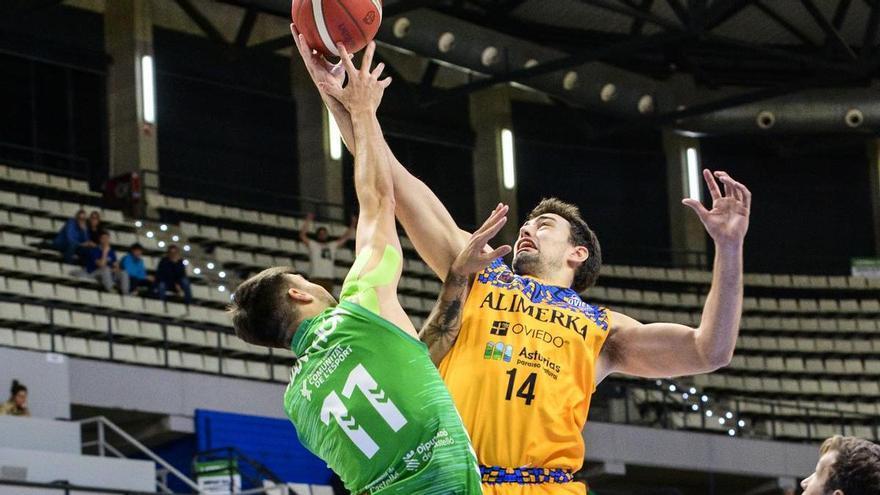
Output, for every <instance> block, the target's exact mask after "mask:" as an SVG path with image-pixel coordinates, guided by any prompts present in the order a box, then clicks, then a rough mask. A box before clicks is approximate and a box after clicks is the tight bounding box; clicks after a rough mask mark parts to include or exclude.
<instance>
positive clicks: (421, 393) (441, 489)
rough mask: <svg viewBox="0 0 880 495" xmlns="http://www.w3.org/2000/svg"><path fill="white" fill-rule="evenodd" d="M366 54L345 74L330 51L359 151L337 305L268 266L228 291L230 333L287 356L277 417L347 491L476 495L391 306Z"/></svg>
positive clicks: (435, 390) (387, 210)
mask: <svg viewBox="0 0 880 495" xmlns="http://www.w3.org/2000/svg"><path fill="white" fill-rule="evenodd" d="M374 50H375V44H370V45H369V47H368V48H367V50H366V52H365V55H364V60H363V62H362V67H361V69H356V68H355V67H354V65H353V64H352V62H351V60H350V59H349V58H348V56H347V55H346V54H345V53H344V48H343V47H341V46H340V51H341V52H342V53H343V55H342V60H343V62H344V64H345V68H346V71H347V73H348V79H349V81H348V84H347V85H346V87H345V88H344V89H339V90H335V91H334V95H333V96H334V97H336V98H337V99H339V101H340V102H342V103H343V104H344V105H346V107H347V108H348V109H349V111H350V112H351V115H352V121H353V123H354V131H355V135H356V136H357V137H356V139H357V142H358V143H359V146H358V147H357V152H356V155H355V164H354V168H355V172H354V176H355V187H356V189H357V197H358V202H359V203H360V218H359V220H358V225H357V235H356V244H357V247H356V251H357V256H356V260H355V262H354V265H353V266H352V268H351V271H350V272H349V274H348V276H347V277H346V279H345V283H344V285H343V288H342V294H341V297H340V302H339V303H337V302H336V301H335V300H334V299H333V297H332V296H331V295H330V294H329V293H328V292H327V291H326V290H325V289H324V288H322V287H321V286H318V285H316V284H312V283H310V282H309V281H308V280H306V279H305V278H303V277H302V276H301V275H298V274H296V273H295V272H294V271H293V269H291V268H287V267H277V268H271V269H268V270H264V271H263V272H261V273H259V274H257V275H255V276H254V277H252V278H250V279H248V280H247V281H245V282H243V283H242V284H241V285H240V286H239V287H238V289H237V290H236V292H235V296H234V298H233V304H232V307H231V308H230V312H231V314H232V319H233V325H234V327H235V331H236V334H237V335H238V336H239V337H241V338H242V339H243V340H245V341H247V342H250V343H252V344H257V345H264V346H269V347H281V348H285V349H291V350H292V351H293V352H294V354H295V355H296V356H297V362H296V363H295V365H294V366H293V368H292V370H291V380H290V384H289V385H288V387H287V391H286V392H285V394H284V407H285V411H286V412H287V414H288V416H289V417H290V419H291V421H292V422H293V424H294V426H295V427H296V430H297V435H298V436H299V439H300V441H301V442H302V443H303V445H305V446H306V448H308V449H309V450H311V451H312V452H314V453H315V454H316V455H318V456H319V457H321V458H322V459H324V460H325V461H326V462H327V464H328V465H329V466H330V468H331V469H333V471H335V472H336V473H337V474H338V475H339V476H340V478H342V480H343V482H344V483H345V486H346V488H347V489H348V490H350V491H351V492H352V493H355V494H362V493H370V494H382V495H397V494H399V495H416V494H423V495H449V494H477V493H481V492H482V491H481V488H480V475H479V471H478V469H477V464H476V457H475V455H474V452H473V449H472V447H471V444H470V440H469V438H468V436H467V433H466V431H465V429H464V426H463V425H462V423H461V419H460V418H459V416H458V413H457V411H456V410H455V406H454V404H453V402H452V399H451V397H450V395H449V392H448V391H447V390H446V387H445V385H444V384H443V381H442V379H441V378H440V375H439V373H438V372H437V369H436V368H435V366H434V365H433V363H432V361H431V359H430V356H429V355H428V351H427V347H425V345H424V344H422V343H421V342H420V341H419V339H418V335H417V333H416V331H415V328H414V327H413V325H412V323H411V322H410V320H409V318H407V316H406V314H405V313H404V311H403V308H402V307H401V305H400V303H399V301H398V299H397V284H398V281H399V279H400V275H401V271H402V263H401V259H402V257H401V249H400V240H399V239H398V236H397V229H396V224H395V219H394V186H393V183H392V179H391V166H390V162H389V161H388V156H387V154H386V153H385V151H384V148H383V145H382V139H381V129H380V128H379V123H378V121H377V119H376V114H375V112H376V108H377V107H378V105H379V102H380V101H381V97H382V93H383V91H384V89H385V88H386V87H387V86H388V84H389V83H390V80H389V79H384V80H379V75H380V74H381V72H382V68H383V67H382V64H379V66H377V67H376V68H375V69H374V70H373V71H372V72H371V71H370V67H371V61H372V57H373V53H374ZM360 143H363V144H360ZM505 214H506V208H503V207H499V208H498V209H497V210H496V211H495V212H494V213H493V215H492V216H491V217H490V218H489V220H487V223H486V225H485V226H484V228H483V229H481V230H480V231H478V233H476V234H475V238H476V239H477V242H478V243H479V242H482V244H483V245H484V244H485V242H486V241H487V240H488V238H491V237H492V236H494V235H495V234H496V233H497V232H498V231H499V230H500V229H501V227H502V226H503V225H504V221H505ZM507 251H509V247H504V248H500V249H499V250H497V251H496V252H495V253H485V254H481V253H477V255H474V254H473V252H472V253H464V254H463V256H464V258H466V259H465V260H464V262H463V263H461V264H459V265H458V266H460V267H462V268H463V269H464V270H466V271H470V270H473V271H478V270H479V269H480V268H481V267H482V266H484V265H488V263H489V262H490V261H491V260H492V259H494V258H495V257H497V256H499V255H503V254H506V252H507ZM474 264H476V265H480V266H479V267H477V269H476V270H474V269H473V268H472V266H473V265H474ZM462 275H463V276H467V275H469V273H464V274H462Z"/></svg>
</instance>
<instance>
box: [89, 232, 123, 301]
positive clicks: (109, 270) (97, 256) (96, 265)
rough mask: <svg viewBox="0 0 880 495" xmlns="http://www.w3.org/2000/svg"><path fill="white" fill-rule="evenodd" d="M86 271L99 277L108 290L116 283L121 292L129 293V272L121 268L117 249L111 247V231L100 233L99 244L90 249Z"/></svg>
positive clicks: (99, 280) (96, 277)
mask: <svg viewBox="0 0 880 495" xmlns="http://www.w3.org/2000/svg"><path fill="white" fill-rule="evenodd" d="M86 272H87V273H88V274H89V275H90V276H92V277H94V278H95V279H97V280H98V282H100V283H101V285H103V286H104V290H106V291H107V292H111V291H112V290H113V284H114V283H115V284H116V285H118V286H119V292H120V293H122V294H128V293H129V288H130V285H129V278H128V273H126V272H125V271H124V270H122V269H120V268H119V261H118V259H117V257H116V251H115V250H114V249H113V248H112V247H110V232H107V231H106V230H104V231H101V233H100V234H98V245H97V246H95V247H93V248H91V249H90V250H89V251H88V255H87V256H86Z"/></svg>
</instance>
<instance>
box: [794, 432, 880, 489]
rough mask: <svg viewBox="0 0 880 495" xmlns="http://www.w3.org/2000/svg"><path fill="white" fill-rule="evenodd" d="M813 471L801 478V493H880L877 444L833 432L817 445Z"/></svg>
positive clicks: (879, 458) (879, 448)
mask: <svg viewBox="0 0 880 495" xmlns="http://www.w3.org/2000/svg"><path fill="white" fill-rule="evenodd" d="M819 455H820V457H819V462H818V463H817V464H816V471H815V472H814V473H813V474H812V475H811V476H810V477H809V478H807V479H805V480H803V481H802V482H801V488H802V489H803V490H804V492H803V495H830V494H833V495H869V494H871V495H873V494H877V493H880V445H876V444H874V443H871V442H869V441H868V440H863V439H861V438H854V437H842V436H840V435H836V436H833V437H831V438H829V439H828V440H825V442H824V443H823V444H822V447H821V448H820V449H819Z"/></svg>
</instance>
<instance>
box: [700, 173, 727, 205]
mask: <svg viewBox="0 0 880 495" xmlns="http://www.w3.org/2000/svg"><path fill="white" fill-rule="evenodd" d="M703 179H704V180H705V181H706V187H707V188H708V189H709V195H710V196H712V201H717V200H719V199H721V198H722V196H721V189H719V188H718V183H717V182H715V178H714V177H712V171H711V170H709V169H706V170H703Z"/></svg>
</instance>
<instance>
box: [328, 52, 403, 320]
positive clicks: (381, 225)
mask: <svg viewBox="0 0 880 495" xmlns="http://www.w3.org/2000/svg"><path fill="white" fill-rule="evenodd" d="M375 50H376V44H375V43H372V42H371V43H370V44H369V45H367V49H366V51H365V52H364V58H363V61H362V62H361V68H360V69H357V68H355V66H354V64H353V63H352V61H351V58H350V57H349V56H348V53H347V52H346V50H345V47H344V46H342V45H341V44H340V45H339V52H340V54H341V55H342V61H343V66H344V67H345V71H346V73H347V74H348V83H347V84H346V86H345V87H344V88H337V87H333V86H326V85H324V84H323V83H322V84H320V88H321V89H322V90H324V91H327V92H328V94H330V95H331V96H333V97H334V98H336V99H337V100H338V101H339V102H341V103H342V104H343V105H344V106H345V107H346V109H347V110H348V112H349V114H350V115H351V122H352V129H353V131H354V136H355V139H356V140H357V142H358V143H359V145H358V147H357V151H356V152H355V157H354V183H355V191H356V193H357V198H358V203H359V204H360V215H359V217H358V222H357V230H356V233H355V252H356V253H357V259H356V260H355V263H354V265H353V266H352V269H351V272H349V275H348V277H347V278H346V283H345V285H344V286H343V293H342V295H341V297H340V299H341V300H346V299H347V298H352V300H354V301H355V302H358V303H359V304H361V306H364V307H366V308H367V309H370V310H372V311H376V312H378V313H379V314H380V315H381V316H383V317H384V318H386V319H387V320H389V321H391V322H393V323H394V324H396V325H397V326H399V327H401V328H403V329H404V330H405V331H407V332H410V333H411V334H412V335H413V336H416V335H417V334H416V331H415V329H414V328H413V325H412V323H411V322H410V320H409V318H408V317H407V316H406V314H405V313H404V311H403V308H401V306H400V302H399V301H398V299H397V285H398V282H399V281H400V274H401V272H402V270H403V262H402V259H403V256H402V252H401V249H400V239H399V238H398V237H397V224H396V222H395V218H394V204H395V194H394V182H393V180H392V178H391V163H390V161H389V159H388V154H387V153H386V152H385V144H384V140H383V138H382V130H381V129H380V128H379V121H378V120H376V110H377V109H378V107H379V103H380V102H381V101H382V95H383V93H384V91H385V88H386V87H388V85H389V84H390V83H391V79H390V78H386V79H382V80H380V79H379V76H380V75H381V74H382V69H384V64H381V63H380V64H378V65H377V66H376V68H375V69H373V70H370V68H371V65H372V60H373V53H374V52H375ZM355 281H356V282H357V283H354V282H355ZM349 291H350V292H349Z"/></svg>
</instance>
